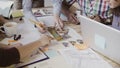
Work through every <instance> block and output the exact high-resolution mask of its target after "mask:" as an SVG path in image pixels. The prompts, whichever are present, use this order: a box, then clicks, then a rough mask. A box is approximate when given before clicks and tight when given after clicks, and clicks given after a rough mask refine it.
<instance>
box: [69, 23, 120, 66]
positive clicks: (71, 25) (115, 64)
mask: <svg viewBox="0 0 120 68" xmlns="http://www.w3.org/2000/svg"><path fill="white" fill-rule="evenodd" d="M68 25H69V26H70V27H72V28H73V29H75V30H76V31H77V32H78V33H79V34H81V31H80V25H74V24H68ZM96 53H98V52H96ZM98 54H99V55H100V56H101V57H102V58H103V59H105V60H106V61H107V62H108V63H109V64H111V65H112V66H113V68H120V64H117V63H115V62H114V61H112V60H110V59H108V58H107V57H105V56H103V55H102V54H100V53H98Z"/></svg>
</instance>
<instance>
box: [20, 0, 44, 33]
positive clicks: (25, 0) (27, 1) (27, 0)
mask: <svg viewBox="0 0 120 68" xmlns="http://www.w3.org/2000/svg"><path fill="white" fill-rule="evenodd" d="M32 3H33V0H22V7H23V14H24V16H25V18H26V19H28V20H34V21H36V22H38V23H40V24H42V26H43V27H45V24H44V23H43V22H40V21H39V20H38V19H37V18H36V17H35V16H34V14H33V12H32ZM43 27H39V30H40V32H41V33H44V32H45V31H46V30H45V29H44V28H43Z"/></svg>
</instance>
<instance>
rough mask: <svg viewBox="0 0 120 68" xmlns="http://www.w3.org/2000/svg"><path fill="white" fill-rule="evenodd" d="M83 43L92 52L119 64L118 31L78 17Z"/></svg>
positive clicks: (119, 33) (119, 42)
mask: <svg viewBox="0 0 120 68" xmlns="http://www.w3.org/2000/svg"><path fill="white" fill-rule="evenodd" d="M78 19H79V21H80V22H81V25H80V27H81V32H82V36H83V41H84V43H85V44H86V45H88V46H89V47H90V48H92V49H93V50H95V51H97V52H99V53H101V54H103V55H104V56H106V57H108V58H110V59H111V60H113V61H115V62H117V63H118V64H120V53H119V52H120V31H119V30H117V29H114V28H112V27H110V26H108V25H104V24H102V23H99V22H97V21H94V20H92V19H89V18H87V17H85V16H81V15H78Z"/></svg>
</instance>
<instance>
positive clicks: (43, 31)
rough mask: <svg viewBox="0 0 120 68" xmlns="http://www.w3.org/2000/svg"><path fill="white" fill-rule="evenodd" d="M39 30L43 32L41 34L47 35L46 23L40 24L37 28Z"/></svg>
mask: <svg viewBox="0 0 120 68" xmlns="http://www.w3.org/2000/svg"><path fill="white" fill-rule="evenodd" d="M37 28H38V30H39V31H40V32H41V33H45V32H46V26H45V24H44V23H41V22H40V23H39V24H38V26H37Z"/></svg>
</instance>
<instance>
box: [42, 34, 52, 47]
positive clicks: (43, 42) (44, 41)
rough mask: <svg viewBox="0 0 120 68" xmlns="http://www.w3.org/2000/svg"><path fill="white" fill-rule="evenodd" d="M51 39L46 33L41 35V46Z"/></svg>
mask: <svg viewBox="0 0 120 68" xmlns="http://www.w3.org/2000/svg"><path fill="white" fill-rule="evenodd" d="M52 39H53V38H52V37H50V36H48V35H42V36H41V39H40V42H41V46H46V45H49V44H50V42H51V40H52Z"/></svg>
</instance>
